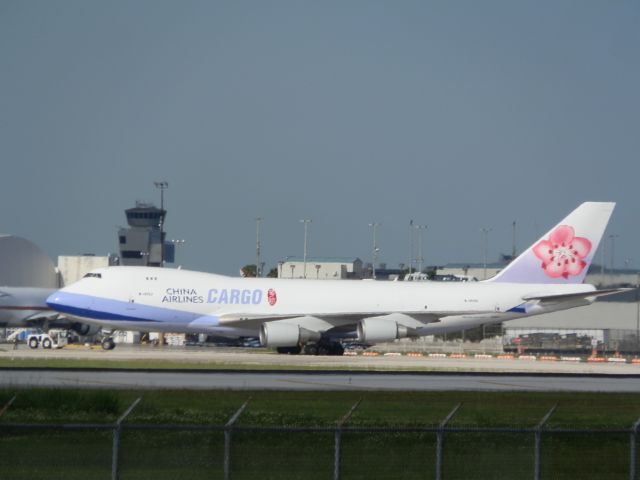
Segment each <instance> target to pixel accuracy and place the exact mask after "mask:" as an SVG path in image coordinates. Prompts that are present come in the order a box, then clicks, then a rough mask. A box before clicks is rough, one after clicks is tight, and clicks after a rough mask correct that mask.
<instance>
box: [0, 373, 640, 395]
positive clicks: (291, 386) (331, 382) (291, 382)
mask: <svg viewBox="0 0 640 480" xmlns="http://www.w3.org/2000/svg"><path fill="white" fill-rule="evenodd" d="M0 387H2V388H27V387H72V388H111V389H113V388H118V389H121V388H122V389H138V388H143V389H147V388H150V389H158V388H159V389H225V390H228V389H233V390H376V391H380V390H389V391H399V390H405V391H406V390H413V391H416V390H418V391H438V390H440V391H444V390H447V391H451V390H458V391H463V390H471V391H478V390H482V391H540V392H542V391H545V392H548V391H574V392H587V391H588V392H630V393H640V377H631V378H630V377H621V376H562V375H559V376H558V375H538V376H535V375H522V376H518V375H491V374H473V375H472V374H458V375H456V374H433V373H424V374H403V373H378V374H375V373H374V374H372V373H355V372H351V373H315V372H308V373H290V372H187V371H182V372H167V371H159V372H158V371H155V372H150V371H122V370H121V371H104V370H25V369H4V370H0Z"/></svg>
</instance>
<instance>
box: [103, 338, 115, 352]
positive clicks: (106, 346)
mask: <svg viewBox="0 0 640 480" xmlns="http://www.w3.org/2000/svg"><path fill="white" fill-rule="evenodd" d="M114 348H116V343H115V342H114V341H113V338H105V339H104V340H102V349H103V350H113V349H114Z"/></svg>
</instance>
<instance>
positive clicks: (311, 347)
mask: <svg viewBox="0 0 640 480" xmlns="http://www.w3.org/2000/svg"><path fill="white" fill-rule="evenodd" d="M276 350H277V351H278V353H280V354H284V355H298V354H300V353H302V354H304V355H322V356H326V355H342V354H343V353H344V347H343V346H342V344H341V343H338V342H318V343H308V344H306V345H305V346H304V348H303V347H300V346H296V347H278V348H277V349H276Z"/></svg>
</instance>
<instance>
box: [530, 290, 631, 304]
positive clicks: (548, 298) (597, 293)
mask: <svg viewBox="0 0 640 480" xmlns="http://www.w3.org/2000/svg"><path fill="white" fill-rule="evenodd" d="M628 290H633V289H631V288H608V289H604V290H592V291H587V292H578V293H562V294H557V295H529V296H526V297H522V299H523V300H526V301H530V300H540V301H542V302H563V301H569V300H578V299H580V298H594V297H604V296H606V295H614V294H616V293H622V292H626V291H628Z"/></svg>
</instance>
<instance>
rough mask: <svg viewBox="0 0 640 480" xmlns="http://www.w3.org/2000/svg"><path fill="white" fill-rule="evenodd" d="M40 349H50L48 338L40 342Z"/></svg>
mask: <svg viewBox="0 0 640 480" xmlns="http://www.w3.org/2000/svg"><path fill="white" fill-rule="evenodd" d="M42 348H48V349H50V348H51V340H50V339H48V338H45V339H44V340H42Z"/></svg>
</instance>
